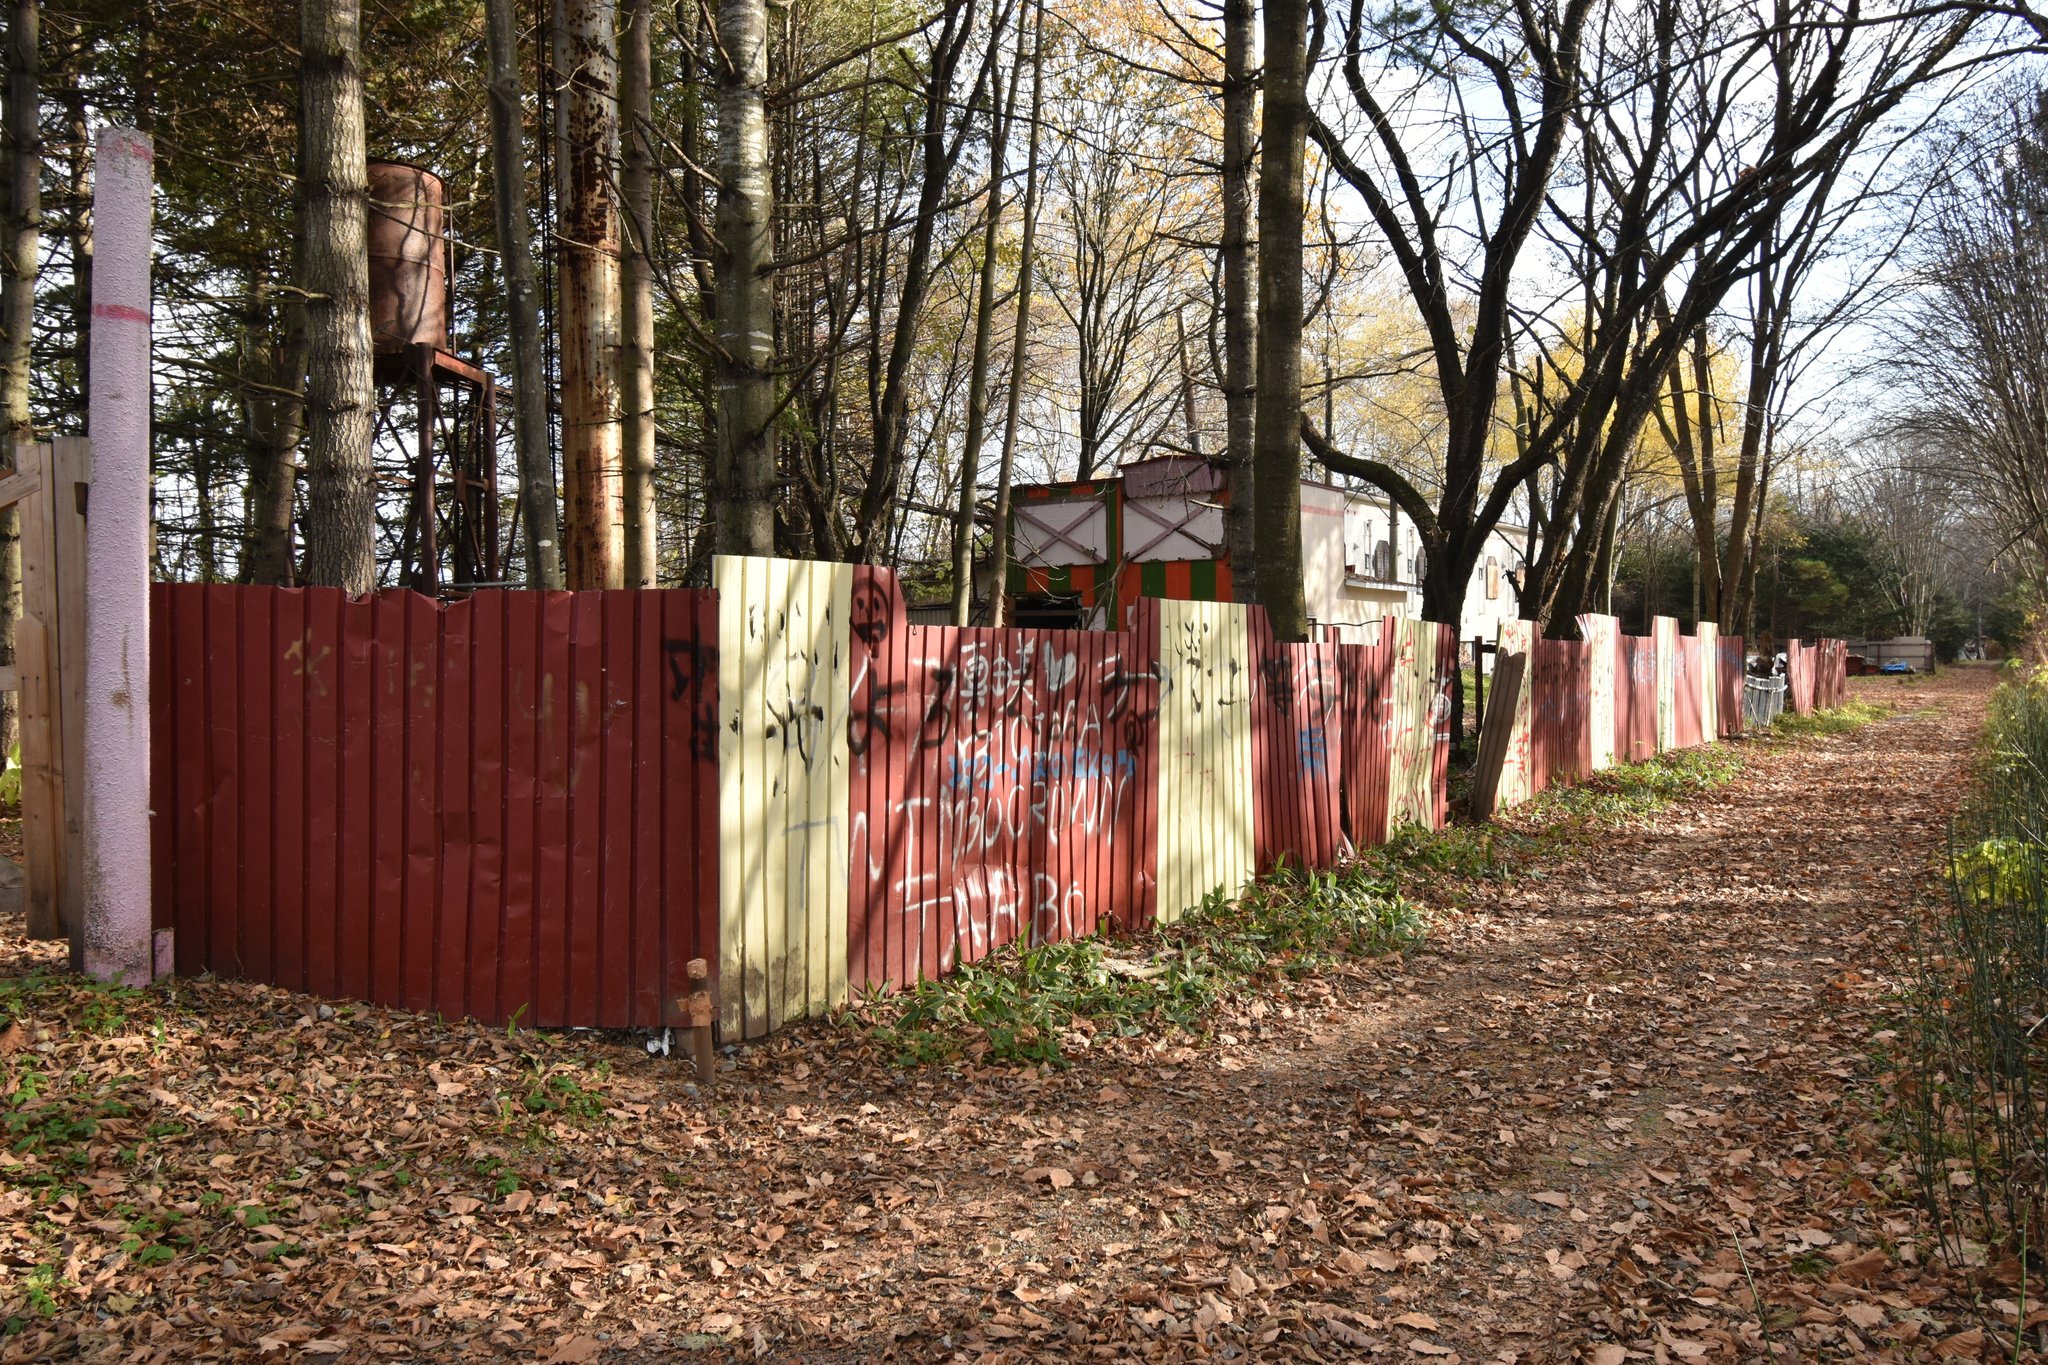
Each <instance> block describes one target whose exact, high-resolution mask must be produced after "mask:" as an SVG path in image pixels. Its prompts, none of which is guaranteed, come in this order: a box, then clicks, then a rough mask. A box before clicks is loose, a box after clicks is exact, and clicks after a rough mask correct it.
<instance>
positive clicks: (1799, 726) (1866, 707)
mask: <svg viewBox="0 0 2048 1365" xmlns="http://www.w3.org/2000/svg"><path fill="white" fill-rule="evenodd" d="M1891 714H1892V711H1891V708H1890V707H1889V706H1879V705H1878V704H1877V703H1875V702H1868V701H1845V702H1843V703H1842V704H1841V705H1840V706H1836V707H1833V708H1831V709H1829V710H1826V711H1815V712H1814V713H1813V714H1812V715H1810V716H1795V715H1793V714H1792V712H1791V711H1790V710H1789V709H1788V710H1786V711H1785V712H1784V713H1782V714H1781V715H1780V716H1779V717H1778V719H1777V720H1776V721H1774V722H1773V723H1772V725H1771V728H1770V731H1769V733H1771V734H1773V735H1781V736H1785V737H1788V738H1792V739H1798V738H1800V737H1802V736H1805V735H1846V734H1848V733H1849V732H1851V731H1852V730H1860V729H1862V728H1863V727H1864V726H1866V725H1868V724H1870V722H1872V721H1874V720H1884V719H1886V718H1887V717H1889V716H1890V715H1891Z"/></svg>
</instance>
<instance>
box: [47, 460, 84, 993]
mask: <svg viewBox="0 0 2048 1365" xmlns="http://www.w3.org/2000/svg"><path fill="white" fill-rule="evenodd" d="M44 469H45V471H46V474H47V483H46V486H47V487H48V489H49V494H48V496H47V497H46V498H44V499H42V501H44V502H46V503H48V504H49V508H50V517H51V523H52V528H53V530H54V531H55V534H56V538H57V583H56V589H57V657H56V680H57V686H58V690H59V696H58V700H57V713H58V717H59V719H60V721H61V724H62V727H63V728H62V730H61V732H60V734H61V750H60V752H59V755H58V769H57V771H58V781H59V782H60V784H61V785H62V787H63V791H64V827H63V838H64V870H63V874H62V878H61V882H60V886H61V891H62V897H63V899H62V905H61V914H62V917H63V920H64V923H65V924H66V925H67V926H68V927H69V928H70V930H71V937H72V942H73V953H72V956H73V958H74V960H76V959H78V958H80V956H81V954H82V952H83V940H82V939H81V938H80V934H81V933H82V932H83V926H84V924H85V648H86V646H85V583H86V570H85V517H86V489H87V488H88V486H89V485H90V483H91V480H92V445H91V443H90V442H88V441H86V440H84V439H83V438H81V437H77V436H60V437H58V438H57V440H56V441H55V442H54V443H53V444H52V445H51V447H50V460H49V463H48V464H46V465H45V466H44Z"/></svg>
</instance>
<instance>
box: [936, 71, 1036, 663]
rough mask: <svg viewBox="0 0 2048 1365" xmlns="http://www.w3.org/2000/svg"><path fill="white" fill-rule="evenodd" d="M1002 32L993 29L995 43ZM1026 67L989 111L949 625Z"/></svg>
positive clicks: (964, 588)
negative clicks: (1008, 166)
mask: <svg viewBox="0 0 2048 1365" xmlns="http://www.w3.org/2000/svg"><path fill="white" fill-rule="evenodd" d="M1000 38H1001V31H1000V30H997V31H995V32H991V33H990V35H989V42H990V44H991V45H994V44H995V43H997V42H998V41H1000ZM1023 69H1024V62H1023V58H1022V55H1021V54H1019V55H1017V56H1015V57H1013V59H1012V61H1011V63H1010V79H1009V84H1008V88H1007V91H1006V92H1005V93H1004V94H1003V96H1002V98H1001V100H1000V101H999V102H998V103H997V104H995V105H994V106H992V107H991V108H990V110H989V157H988V201H987V207H986V209H985V210H984V211H983V223H982V238H981V263H980V266H979V268H978V271H977V277H978V285H977V292H976V296H975V304H974V355H973V358H972V359H970V360H969V361H968V379H967V430H966V433H965V435H964V440H963V443H962V446H961V451H960V473H959V484H960V488H959V493H960V512H959V516H958V517H957V518H956V519H955V521H954V523H953V624H954V625H956V626H964V625H967V624H968V623H969V620H970V618H971V616H972V614H973V609H974V509H975V506H976V503H977V501H978V498H977V494H978V493H979V491H980V490H979V487H978V483H977V476H978V475H979V473H980V469H981V447H982V442H983V441H984V440H985V439H986V438H987V433H988V370H989V349H990V346H991V345H992V344H993V341H994V337H995V312H996V258H997V254H998V248H999V247H1000V246H1001V243H1002V230H1003V162H1004V159H1005V153H1006V152H1007V151H1008V147H1009V141H1010V123H1011V120H1012V116H1013V115H1014V114H1015V113H1016V109H1017V83H1018V80H1019V79H1020V77H1021V75H1022V73H1023Z"/></svg>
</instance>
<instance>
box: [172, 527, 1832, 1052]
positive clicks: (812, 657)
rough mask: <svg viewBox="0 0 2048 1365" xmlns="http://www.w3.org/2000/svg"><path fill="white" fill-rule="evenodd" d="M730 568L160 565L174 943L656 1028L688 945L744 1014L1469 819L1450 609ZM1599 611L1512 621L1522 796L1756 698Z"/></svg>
mask: <svg viewBox="0 0 2048 1365" xmlns="http://www.w3.org/2000/svg"><path fill="white" fill-rule="evenodd" d="M714 581H715V583H716V585H717V587H716V590H715V591H712V592H683V591H662V592H589V593H554V594H541V593H526V592H482V593H478V594H477V595H475V596H474V597H472V598H470V599H468V600H467V601H464V602H460V603H455V604H450V605H442V604H438V603H435V602H433V601H431V600H429V599H427V598H423V597H419V596H416V595H414V594H410V593H402V592H393V593H383V594H379V595H377V596H374V597H368V598H360V599H355V600H350V599H347V598H345V597H344V596H343V595H342V594H340V593H338V592H334V591H328V590H319V589H307V590H280V589H273V588H242V587H201V586H195V585H167V586H160V587H159V588H157V589H156V590H155V598H154V609H155V612H156V616H157V620H156V628H155V630H154V633H153V642H154V643H153V648H154V649H155V651H156V655H155V657H154V659H153V660H152V662H151V667H152V670H153V673H154V681H155V683H156V686H155V687H154V688H153V691H152V696H153V703H154V708H155V711H154V725H155V738H154V744H155V747H156V752H155V756H154V757H155V762H154V764H153V773H154V774H155V781H156V784H157V790H156V791H155V792H154V793H153V802H154V805H155V808H156V811H157V818H158V822H159V823H158V829H159V831H160V834H159V837H158V839H157V841H156V853H155V863H156V866H155V877H156V885H157V888H158V896H157V923H158V927H160V928H171V929H175V931H176V943H177V965H178V969H179V970H180V971H182V972H196V971H214V972H220V973H223V974H229V975H237V976H245V977H251V978H255V979H258V980H264V981H270V982H275V983H277V984H281V985H286V986H290V987H293V988H295V989H301V990H306V991H310V992H313V993H315V994H321V995H334V996H353V997H358V998H362V999H366V1000H371V1001H375V1002H379V1003H386V1004H393V1005H399V1006H403V1007H406V1008H412V1009H420V1010H436V1011H439V1012H441V1013H444V1014H449V1015H469V1016H472V1017H475V1018H478V1019H483V1020H490V1021H502V1020H506V1019H510V1018H514V1017H517V1018H519V1019H521V1020H523V1021H525V1022H528V1023H531V1024H536V1025H592V1026H605V1027H626V1026H635V1027H649V1026H658V1025H663V1024H674V1023H679V1022H681V1021H682V1012H681V1010H679V1009H678V1005H677V1002H678V998H679V997H681V996H683V995H685V994H686V993H687V992H688V990H689V989H690V988H689V985H688V983H687V980H686V977H685V966H686V964H687V963H688V962H689V961H690V959H692V958H697V957H702V958H705V959H707V960H708V961H709V962H711V963H712V964H713V966H714V969H715V972H716V977H715V981H714V985H715V986H716V987H717V996H718V1001H719V1010H720V1018H721V1021H722V1024H723V1026H724V1028H725V1030H726V1033H727V1036H734V1037H737V1036H756V1035H759V1034H763V1033H766V1032H769V1031H771V1030H773V1029H775V1028H777V1027H779V1026H781V1025H782V1024H784V1023H786V1022H789V1021H791V1020H795V1019H800V1018H805V1017H814V1016H817V1015H819V1014H822V1013H825V1012H827V1011H829V1010H832V1009H834V1008H837V1007H838V1006H840V1005H841V1004H843V1003H844V1002H845V1000H846V999H847V997H848V995H849V993H850V992H851V991H853V990H856V989H865V988H871V987H880V986H885V985H887V986H901V985H903V984H906V983H908V982H911V981H914V980H916V979H918V978H920V977H933V976H939V975H942V974H944V973H946V972H948V971H951V970H953V969H954V968H956V967H957V966H958V965H959V964H961V963H963V962H971V961H974V960H977V959H979V958H981V957H984V956H986V955H987V954H988V953H990V952H993V951H995V950H996V949H998V948H1001V947H1002V946H1004V945H1005V944H1008V943H1012V942H1016V941H1020V940H1021V941H1025V942H1030V943H1044V942H1050V941H1054V940H1059V939H1068V938H1075V937H1080V936H1084V935H1089V934H1094V933H1098V932H1125V933H1127V932H1132V931H1135V930H1138V929H1140V928H1143V927H1144V926H1146V925H1148V924H1151V923H1154V922H1158V921H1169V922H1170V921H1172V920H1174V919H1176V918H1177V917H1179V916H1180V915H1181V914H1183V913H1185V912H1186V911H1187V910H1189V909H1191V908H1193V907H1195V906H1197V905H1199V904H1200V903H1201V902H1202V901H1203V900H1204V899H1205V898H1206V897H1208V896H1210V895H1212V894H1214V893H1218V892H1221V893H1224V894H1233V893H1235V892H1236V891H1237V890H1238V889H1239V888H1240V887H1241V886H1243V885H1244V884H1245V882H1247V881H1248V880H1249V879H1250V878H1251V877H1252V876H1253V875H1254V874H1255V873H1257V872H1258V871H1260V870H1262V869H1265V868H1270V867H1272V866H1274V865H1275V864H1276V863H1279V862H1281V861H1282V860H1285V861H1286V862H1288V863H1290V864H1293V865H1298V866H1308V867H1327V866H1330V865H1332V864H1333V863H1334V862H1336V861H1337V859H1338V858H1339V857H1340V856H1342V854H1343V852H1344V851H1345V849H1346V848H1347V847H1350V846H1358V845H1366V844H1372V843H1378V842H1381V841H1384V840H1385V839H1386V838H1387V837H1389V835H1390V834H1391V833H1393V832H1394V831H1396V830H1398V829H1399V828H1400V827H1402V826H1403V825H1407V824H1419V825H1423V826H1426V827H1431V828H1434V827H1437V826H1440V825H1441V824H1442V823H1443V820H1444V818H1445V812H1446V805H1447V797H1448V791H1447V788H1448V766H1449V741H1450V734H1449V729H1448V720H1449V712H1450V689H1451V681H1452V678H1453V677H1454V672H1453V670H1454V669H1455V668H1456V667H1457V643H1456V640H1455V639H1454V636H1453V631H1452V629H1451V628H1450V627H1448V626H1439V625H1435V624H1432V623H1428V622H1423V621H1415V620H1402V619H1388V620H1386V621H1384V622H1382V623H1380V625H1379V627H1378V628H1377V630H1376V631H1370V632H1365V631H1356V632H1353V638H1356V637H1357V636H1358V635H1365V636H1367V637H1368V638H1369V639H1370V642H1369V643H1336V642H1329V641H1325V642H1320V643H1315V644H1304V645H1294V644H1279V643H1276V642H1275V641H1274V639H1273V637H1272V631H1271V629H1270V627H1269V626H1268V624H1267V622H1266V619H1265V616H1264V613H1263V612H1261V611H1259V610H1258V609H1257V608H1248V607H1243V606H1237V605H1232V604H1228V603H1214V602H1177V601H1157V600H1145V601H1141V602H1140V603H1138V604H1137V605H1136V608H1135V609H1134V611H1133V612H1132V613H1131V619H1130V624H1129V627H1128V629H1126V630H1123V631H1116V632H1101V631H1070V630H1033V629H1016V630H981V629H955V628H952V627H948V626H916V625H911V624H910V623H909V620H908V617H907V613H906V611H905V606H904V601H903V595H902V593H901V591H900V589H899V587H898V585H897V582H896V578H895V576H894V575H893V574H891V573H889V572H888V571H886V570H881V569H871V568H857V567H854V566H849V565H842V564H810V563H796V562H791V561H783V560H767V559H736V558H721V559H720V560H719V561H718V562H717V565H716V568H715V573H714ZM1584 625H1585V630H1584V632H1583V634H1584V635H1585V637H1586V638H1585V639H1584V640H1582V641H1564V640H1546V639H1543V638H1542V637H1541V635H1540V633H1539V632H1537V631H1536V630H1535V629H1534V627H1532V626H1531V625H1529V623H1527V622H1516V623H1511V624H1510V625H1508V626H1505V627H1503V629H1502V632H1501V648H1502V649H1503V650H1508V651H1526V652H1527V653H1528V654H1529V655H1530V663H1531V666H1530V668H1528V669H1527V670H1526V671H1525V684H1524V686H1523V687H1522V688H1521V689H1520V691H1519V692H1518V693H1517V694H1516V695H1515V696H1512V697H1503V698H1500V699H1499V700H1498V701H1497V702H1496V705H1511V706H1513V707H1514V708H1515V724H1516V726H1517V731H1516V735H1515V742H1514V744H1513V745H1512V746H1511V749H1510V760H1511V763H1510V768H1509V769H1507V770H1504V775H1503V782H1502V786H1501V789H1500V790H1501V800H1502V803H1503V804H1507V803H1511V802H1513V801H1515V800H1520V799H1523V798H1525V797H1527V796H1528V795H1530V794H1532V793H1533V792H1535V791H1539V790H1541V789H1542V787H1543V786H1544V785H1546V784H1548V783H1550V782H1554V781H1557V780H1559V779H1560V778H1562V777H1564V776H1567V775H1569V774H1573V773H1583V772H1589V771H1592V770H1595V769H1598V768H1600V767H1603V766H1605V765H1606V764H1607V763H1609V762H1613V761H1617V760H1630V759H1639V758H1646V757H1648V756H1649V755H1650V754H1651V753H1654V752H1655V751H1656V749H1657V748H1658V747H1659V746H1658V737H1659V735H1660V733H1661V734H1663V735H1665V736H1666V737H1667V738H1668V739H1669V740H1670V741H1671V742H1675V743H1681V744H1691V743H1698V742H1700V741H1701V740H1702V739H1703V738H1707V737H1711V736H1713V735H1714V734H1716V733H1725V732H1727V731H1728V730H1729V729H1730V728H1731V727H1734V726H1737V725H1739V723H1740V715H1741V711H1740V705H1739V699H1740V696H1741V681H1740V672H1739V670H1740V662H1741V657H1742V649H1741V641H1740V640H1717V639H1715V638H1714V637H1713V636H1712V634H1711V631H1709V632H1708V633H1707V634H1705V635H1703V636H1698V637H1691V638H1686V637H1681V636H1680V635H1679V634H1678V632H1677V630H1676V622H1670V623H1668V624H1667V623H1666V622H1665V621H1662V620H1660V621H1659V622H1658V629H1657V630H1656V631H1655V632H1653V635H1652V636H1651V637H1650V638H1648V639H1636V638H1634V637H1629V636H1624V635H1621V634H1620V633H1619V631H1618V629H1617V628H1616V626H1615V623H1614V621H1613V619H1612V618H1611V617H1589V618H1586V620H1585V622H1584ZM1793 658H1794V660H1795V663H1794V687H1795V689H1804V693H1805V695H1806V696H1807V697H1808V699H1809V700H1808V703H1807V704H1808V705H1811V704H1813V703H1812V699H1813V698H1816V697H1817V698H1819V699H1821V704H1831V700H1839V697H1840V692H1841V684H1840V679H1839V675H1840V671H1841V665H1842V654H1841V651H1840V648H1839V645H1838V644H1837V643H1835V642H1825V641H1824V642H1821V643H1819V644H1817V645H1810V646H1804V647H1799V646H1795V647H1794V650H1793ZM1731 666H1732V668H1733V670H1734V672H1733V676H1732V677H1731V673H1730V670H1731ZM1731 689H1732V690H1731ZM1731 698H1733V699H1734V701H1733V703H1731V700H1730V699H1731ZM1667 747H1668V745H1667Z"/></svg>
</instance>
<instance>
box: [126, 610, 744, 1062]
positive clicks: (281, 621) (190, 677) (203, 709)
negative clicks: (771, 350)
mask: <svg viewBox="0 0 2048 1365" xmlns="http://www.w3.org/2000/svg"><path fill="white" fill-rule="evenodd" d="M152 614H153V616H154V618H155V619H154V621H153V623H152V628H151V631H150V638H151V647H152V649H153V650H154V651H155V657H154V658H153V659H152V660H151V664H150V666H151V671H152V675H153V678H152V681H153V683H154V686H153V687H152V688H151V694H150V695H151V702H152V716H151V728H152V745H153V750H154V752H153V755H152V763H151V769H150V771H151V774H152V779H153V781H154V783H155V787H156V789H155V791H154V792H153V793H152V797H151V804H152V805H153V806H154V808H155V811H156V822H157V824H156V838H155V840H154V846H155V853H154V861H155V868H154V877H155V884H156V887H157V896H156V922H157V926H158V927H159V928H172V929H175V930H176V931H177V932H176V944H177V968H178V970H179V971H180V972H185V973H191V972H199V971H213V972H219V973H221V974H223V975H231V976H242V977H250V978H253V979H255V980H259V981H268V982H272V983H275V984H277V985H282V986H289V987H291V988H293V989H296V990H304V991H309V992H311V993H313V994H315V995H326V996H348V997H354V998H357V999H363V1000H371V1001H376V1002H379V1003H384V1004H392V1005H398V1006H402V1007H404V1008H407V1009H415V1010H434V1011H439V1012H440V1013H443V1014H447V1015H470V1016H473V1017H475V1018H478V1019H483V1020H491V1021H502V1020H506V1019H510V1018H513V1017H517V1018H519V1019H520V1020H522V1021H523V1022H526V1023H530V1024H536V1025H594V1026H603V1027H629V1026H641V1027H645V1026H654V1025H660V1024H666V1023H676V1022H680V1018H679V1015H678V1013H677V1011H676V1009H675V998H676V997H677V996H678V995H681V994H684V993H686V992H687V991H688V990H689V985H688V983H687V981H686V980H685V976H684V966H685V964H686V963H687V962H688V961H689V960H690V959H691V958H693V957H699V956H711V957H715V956H716V954H715V951H714V950H715V947H716V942H717V938H716V931H717V919H716V917H715V913H713V912H715V908H716V906H717V902H718V894H717V893H718V886H717V881H716V877H717V872H718V868H717V863H716V859H715V854H714V850H715V849H716V848H717V846H718V844H717V839H718V821H717V797H716V791H717V766H716V748H715V743H714V739H713V733H714V726H715V724H716V720H715V712H714V706H715V702H716V697H717V655H718V622H717V616H716V603H715V601H714V599H713V597H712V595H711V594H710V593H704V592H589V593H546V594H543V593H527V592H485V593H478V594H477V595H476V596H474V597H472V598H470V599H468V600H467V601H464V602H458V603H453V604H449V605H445V606H444V605H441V604H438V603H436V602H434V601H433V600H431V599H429V598H426V597H422V596H419V595H417V594H414V593H410V592H387V593H380V594H378V595H376V596H373V597H362V598H356V599H353V600H351V599H349V598H347V597H345V596H344V595H343V594H342V593H340V592H338V591H335V590H331V589H320V588H307V589H297V590H287V589H278V588H250V587H219V586H210V587H202V586H197V585H189V584H175V585H159V586H158V587H156V588H155V589H154V592H153V598H152Z"/></svg>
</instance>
